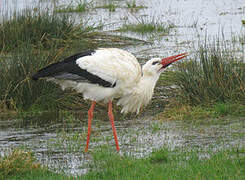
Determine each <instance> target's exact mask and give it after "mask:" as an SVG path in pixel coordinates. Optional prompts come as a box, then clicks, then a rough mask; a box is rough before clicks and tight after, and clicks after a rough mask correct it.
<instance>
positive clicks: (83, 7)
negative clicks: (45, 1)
mask: <svg viewBox="0 0 245 180" xmlns="http://www.w3.org/2000/svg"><path fill="white" fill-rule="evenodd" d="M73 4H75V5H73ZM89 8H91V3H89V2H87V1H86V0H76V1H75V3H73V1H72V2H71V3H70V4H69V5H68V6H64V7H57V8H56V9H55V10H54V12H56V13H68V12H69V13H72V12H76V13H82V12H85V11H87V10H88V9H89Z"/></svg>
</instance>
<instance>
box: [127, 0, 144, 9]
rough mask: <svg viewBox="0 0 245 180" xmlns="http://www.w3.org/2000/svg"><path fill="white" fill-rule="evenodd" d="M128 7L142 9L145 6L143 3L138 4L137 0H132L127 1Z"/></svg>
mask: <svg viewBox="0 0 245 180" xmlns="http://www.w3.org/2000/svg"><path fill="white" fill-rule="evenodd" d="M126 5H127V8H129V9H142V8H145V6H143V5H137V4H136V0H130V1H127V2H126Z"/></svg>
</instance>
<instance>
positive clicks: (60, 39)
mask: <svg viewBox="0 0 245 180" xmlns="http://www.w3.org/2000/svg"><path fill="white" fill-rule="evenodd" d="M88 28H89V27H88V26H86V27H85V26H83V25H81V26H80V27H76V26H75V24H74V21H72V20H71V19H70V18H69V17H68V16H66V15H62V16H56V15H50V13H49V12H47V13H44V14H40V13H35V14H33V13H32V12H31V11H29V10H26V11H23V12H22V13H20V14H15V15H13V16H12V17H11V18H10V20H4V21H3V22H2V23H1V24H0V32H1V33H0V52H4V53H6V52H10V51H13V50H16V49H18V48H20V47H22V46H26V44H31V45H33V46H34V47H36V48H37V47H38V46H41V47H42V48H45V49H50V48H52V47H54V46H56V47H57V46H62V44H63V43H64V41H66V40H69V39H71V38H74V34H75V33H76V34H79V33H82V32H85V31H88V30H89V29H88ZM38 48H40V47H38Z"/></svg>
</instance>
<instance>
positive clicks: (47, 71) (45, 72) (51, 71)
mask: <svg viewBox="0 0 245 180" xmlns="http://www.w3.org/2000/svg"><path fill="white" fill-rule="evenodd" d="M94 52H95V51H86V52H82V53H78V54H75V55H73V56H70V57H68V58H66V59H65V60H64V61H61V62H57V63H54V64H51V65H49V66H47V67H45V68H43V69H41V70H39V71H38V72H37V73H36V74H34V75H33V76H32V79H33V80H38V79H39V78H44V77H54V78H57V79H64V80H72V81H77V82H89V83H92V84H98V85H100V86H103V87H114V86H115V85H116V84H115V83H114V84H112V83H111V82H108V81H105V80H104V79H102V78H100V77H99V76H96V75H94V74H92V73H90V72H88V71H87V70H86V69H82V68H81V67H79V66H78V65H77V63H76V60H77V59H79V58H81V57H84V56H90V55H92V54H93V53H94Z"/></svg>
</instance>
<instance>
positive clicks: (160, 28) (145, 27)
mask: <svg viewBox="0 0 245 180" xmlns="http://www.w3.org/2000/svg"><path fill="white" fill-rule="evenodd" d="M171 28H172V26H170V25H169V26H165V25H162V24H159V23H157V22H154V21H152V22H145V21H144V20H142V21H138V22H137V23H136V24H125V25H123V27H122V28H120V29H119V30H118V31H121V32H127V31H131V32H136V33H141V34H145V33H153V32H158V33H164V34H168V33H169V31H170V29H171Z"/></svg>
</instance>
